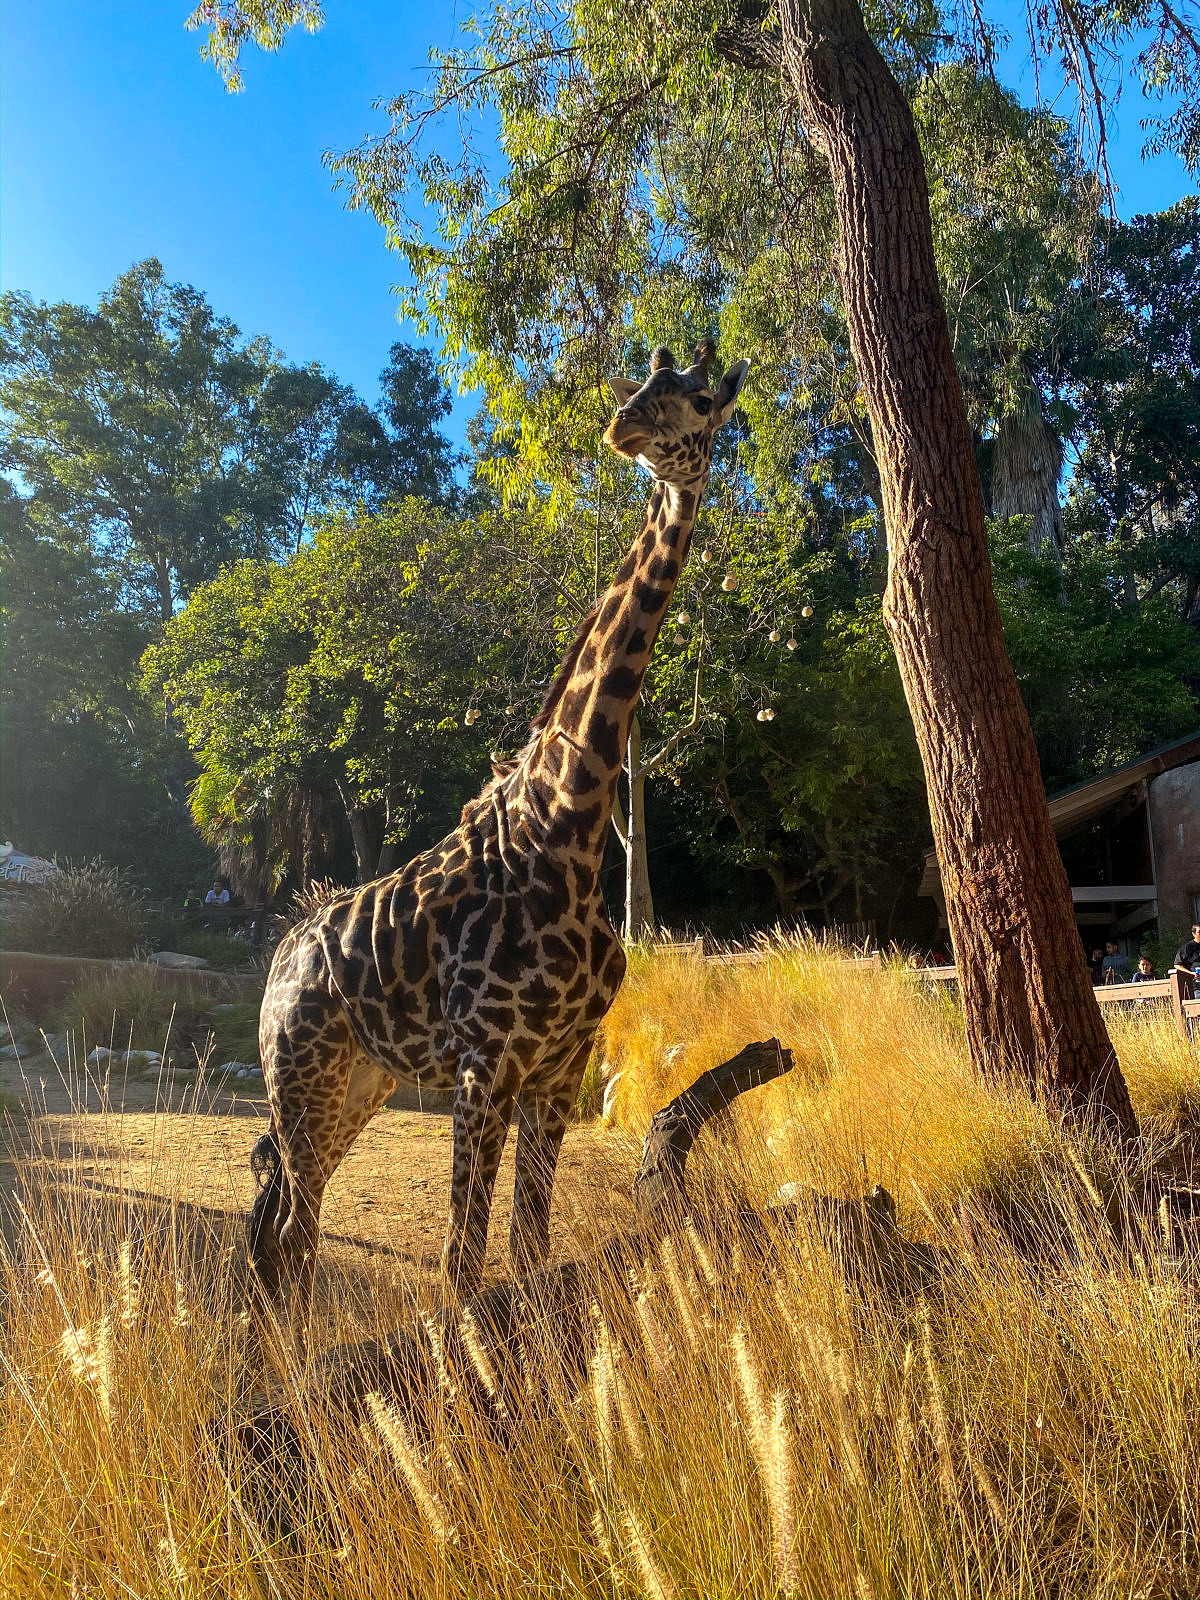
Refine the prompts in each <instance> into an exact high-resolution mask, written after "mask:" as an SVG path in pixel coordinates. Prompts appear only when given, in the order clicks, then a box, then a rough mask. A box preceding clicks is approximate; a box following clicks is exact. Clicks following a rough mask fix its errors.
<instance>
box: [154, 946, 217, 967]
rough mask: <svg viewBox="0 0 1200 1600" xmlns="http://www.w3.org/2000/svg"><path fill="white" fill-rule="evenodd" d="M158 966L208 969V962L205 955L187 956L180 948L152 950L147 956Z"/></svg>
mask: <svg viewBox="0 0 1200 1600" xmlns="http://www.w3.org/2000/svg"><path fill="white" fill-rule="evenodd" d="M146 960H147V961H151V962H153V964H154V965H155V966H156V967H175V968H193V969H195V970H196V971H199V972H204V971H207V970H208V962H207V961H205V959H204V957H203V956H185V955H184V954H183V953H182V952H181V951H179V950H152V951H151V952H150V954H149V955H148V956H147V957H146Z"/></svg>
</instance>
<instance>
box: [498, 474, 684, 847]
mask: <svg viewBox="0 0 1200 1600" xmlns="http://www.w3.org/2000/svg"><path fill="white" fill-rule="evenodd" d="M706 483H707V474H705V476H704V477H703V478H700V479H698V480H697V481H696V482H694V483H691V484H688V485H686V486H678V485H674V484H667V483H661V482H659V483H656V484H655V486H654V489H653V492H652V493H651V495H650V502H649V505H648V506H647V510H646V523H645V526H644V527H643V529H642V531H641V533H640V534H639V535H638V537H637V538H636V539H635V540H634V543H633V545H632V547H631V548H630V550H629V553H628V555H627V556H626V557H625V560H624V562H623V563H622V564H621V567H620V569H619V570H618V572H617V575H616V577H615V578H614V579H613V581H612V583H611V584H610V586H609V588H608V589H607V590H606V592H605V593H604V595H602V596H601V598H600V600H599V601H598V602H597V604H596V606H595V609H594V610H593V612H592V614H591V617H590V619H589V621H590V626H588V624H586V623H585V625H584V627H583V628H582V629H581V632H580V637H579V639H578V640H577V641H576V645H575V647H574V648H573V651H572V653H571V654H569V655H568V657H567V658H566V660H565V661H564V664H563V667H562V668H561V669H560V675H559V681H558V682H557V683H556V684H555V686H554V687H553V688H552V689H551V690H550V692H549V694H548V696H547V709H545V710H544V711H543V714H542V715H543V717H544V718H545V721H544V723H543V725H542V727H541V732H540V737H539V741H538V744H537V745H536V747H535V749H534V750H533V752H532V753H531V755H530V757H529V758H528V759H527V760H526V762H525V763H524V764H523V767H522V769H521V774H520V781H519V784H518V786H517V795H516V797H515V798H517V800H518V804H519V809H520V814H521V818H522V821H523V823H524V826H525V830H526V832H527V833H528V835H529V836H530V838H531V840H532V841H534V842H535V843H536V844H537V845H538V847H539V848H542V849H545V850H548V851H549V852H551V853H554V854H558V855H564V856H569V857H571V858H573V859H574V860H575V861H576V862H577V863H579V864H580V865H586V866H588V867H590V868H591V869H592V870H594V871H598V870H599V866H600V861H601V858H602V856H603V853H604V844H605V835H606V834H607V831H608V827H609V823H610V821H611V818H612V811H613V804H614V801H615V800H616V795H617V784H618V782H619V781H620V776H621V769H622V765H623V762H624V759H625V747H626V744H627V743H628V740H629V730H630V728H631V726H632V724H633V718H634V714H635V712H636V711H637V705H638V699H639V696H640V695H641V691H642V680H643V679H644V678H645V676H646V669H647V668H648V667H649V665H650V655H651V652H652V651H653V649H654V641H655V640H656V639H657V638H658V632H659V629H660V628H661V627H662V624H663V619H664V617H665V616H666V613H667V607H668V605H669V604H670V602H671V596H672V595H673V594H674V592H675V585H676V583H677V582H678V581H679V574H680V571H681V570H682V567H683V563H684V561H685V560H686V559H687V553H688V546H689V544H690V543H691V536H692V529H693V528H694V527H695V524H696V515H697V512H698V510H699V505H700V496H701V495H702V494H703V492H704V488H705V485H706ZM556 690H558V691H561V692H559V693H557V696H556ZM541 721H542V718H539V722H541ZM536 726H537V724H535V727H536Z"/></svg>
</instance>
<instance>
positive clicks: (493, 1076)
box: [442, 1054, 516, 1299]
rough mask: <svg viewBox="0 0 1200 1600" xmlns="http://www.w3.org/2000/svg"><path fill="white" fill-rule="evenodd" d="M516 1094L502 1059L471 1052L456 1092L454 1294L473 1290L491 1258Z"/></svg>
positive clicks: (449, 1241)
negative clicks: (495, 1201)
mask: <svg viewBox="0 0 1200 1600" xmlns="http://www.w3.org/2000/svg"><path fill="white" fill-rule="evenodd" d="M515 1098H516V1074H515V1071H514V1069H513V1067H512V1065H511V1064H510V1063H509V1062H507V1061H505V1059H504V1057H503V1056H501V1057H500V1059H499V1060H498V1061H493V1060H489V1059H487V1058H483V1057H481V1056H480V1055H479V1054H473V1055H472V1056H471V1057H470V1058H468V1060H467V1062H466V1063H465V1064H464V1065H463V1066H460V1068H459V1072H458V1082H457V1085H456V1087H455V1091H454V1170H453V1173H452V1175H451V1179H450V1225H449V1227H448V1229H447V1231H446V1245H445V1249H444V1250H443V1251H442V1271H443V1272H444V1274H445V1277H446V1281H447V1283H448V1284H449V1287H450V1290H451V1292H452V1293H453V1294H456V1295H458V1296H459V1297H460V1298H462V1299H465V1298H466V1297H467V1296H468V1295H471V1294H474V1292H475V1291H476V1289H478V1287H479V1284H480V1280H481V1279H482V1277H483V1267H484V1261H485V1259H486V1256H487V1240H488V1223H489V1222H490V1220H491V1214H492V1191H493V1189H494V1188H495V1186H496V1173H497V1172H498V1171H499V1168H500V1157H501V1156H502V1155H503V1154H504V1141H505V1139H506V1138H507V1137H508V1125H509V1123H510V1122H511V1120H512V1110H513V1102H514V1100H515Z"/></svg>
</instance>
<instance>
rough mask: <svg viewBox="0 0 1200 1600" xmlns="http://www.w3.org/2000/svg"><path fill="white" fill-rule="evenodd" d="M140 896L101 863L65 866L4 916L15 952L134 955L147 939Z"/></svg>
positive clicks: (7, 940) (6, 934) (6, 938)
mask: <svg viewBox="0 0 1200 1600" xmlns="http://www.w3.org/2000/svg"><path fill="white" fill-rule="evenodd" d="M145 932H146V917H145V910H144V907H143V905H142V901H141V897H140V896H139V895H138V893H137V892H136V891H135V890H134V889H133V887H132V886H131V884H130V883H129V880H128V879H127V877H126V876H125V875H124V874H123V873H121V872H119V871H118V870H117V869H116V868H114V867H110V866H107V865H105V863H104V862H102V861H88V862H84V863H82V864H81V865H76V866H66V867H64V868H63V869H62V870H61V871H60V872H58V873H57V874H56V875H55V876H54V877H53V878H50V879H49V880H48V881H47V882H46V883H44V884H42V885H40V886H39V887H38V889H37V892H36V893H35V894H31V895H30V896H29V898H28V899H27V900H26V901H25V903H24V904H23V905H22V906H20V907H19V908H18V909H17V910H15V911H14V912H12V913H11V914H10V915H9V916H7V917H6V918H5V924H4V942H5V944H6V945H7V946H8V947H9V949H12V950H31V951H38V952H40V953H43V954H45V955H56V956H131V955H133V953H134V951H135V950H136V949H137V948H138V947H139V945H141V944H142V943H143V942H144V940H145Z"/></svg>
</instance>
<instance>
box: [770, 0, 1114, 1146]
mask: <svg viewBox="0 0 1200 1600" xmlns="http://www.w3.org/2000/svg"><path fill="white" fill-rule="evenodd" d="M779 17H780V34H779V49H780V59H781V60H782V65H783V70H784V72H785V73H786V75H787V77H788V78H789V80H790V82H791V84H792V86H793V88H794V89H795V92H796V95H797V97H798V103H799V111H800V117H801V121H802V124H803V126H804V128H805V130H806V132H807V133H808V135H809V137H810V138H811V139H812V141H813V143H814V144H815V145H816V146H817V148H818V149H819V150H820V151H821V152H822V153H823V154H824V155H825V157H826V159H827V160H828V162H829V167H830V171H831V174H832V178H833V187H834V198H835V204H836V208H837V215H838V224H839V235H840V247H839V254H840V270H841V278H842V283H843V286H844V293H845V303H846V318H847V323H848V327H849V334H850V347H851V351H852V353H853V356H854V361H855V364H856V367H857V370H858V375H859V381H860V383H861V385H862V389H863V394H864V397H865V399H866V403H867V411H868V414H869V416H870V420H871V430H872V437H873V439H874V442H875V451H876V459H877V461H878V463H879V467H880V473H881V477H882V489H883V499H884V515H885V520H886V524H887V529H888V540H889V549H888V586H887V593H886V595H885V599H884V616H885V621H886V624H887V628H888V632H889V634H890V636H891V639H892V643H893V645H894V647H895V651H896V657H897V661H898V663H899V667H900V673H901V676H902V679H903V682H904V690H905V695H906V697H907V700H908V704H909V708H910V710H911V713H912V718H913V724H914V727H915V729H916V735H917V742H918V745H919V747H920V751H921V758H922V761H923V763H924V767H925V776H926V781H927V784H928V789H929V809H930V814H931V816H932V819H933V832H934V844H935V846H936V849H937V856H938V862H939V865H940V867H941V872H942V883H943V885H944V888H945V894H946V908H947V916H948V920H949V924H950V933H951V937H952V939H953V941H954V949H955V955H956V959H957V963H958V969H959V974H960V984H961V990H962V997H963V1009H964V1013H965V1017H966V1030H967V1040H968V1043H969V1047H970V1051H971V1056H972V1060H973V1061H974V1063H975V1064H976V1067H977V1069H978V1070H980V1071H981V1072H984V1073H986V1074H988V1075H989V1076H991V1077H993V1078H995V1077H998V1076H1002V1075H1006V1074H1010V1073H1017V1074H1020V1075H1022V1076H1023V1077H1024V1078H1026V1079H1027V1080H1028V1081H1029V1082H1030V1083H1031V1085H1032V1087H1033V1088H1034V1090H1035V1091H1036V1092H1037V1093H1039V1094H1040V1095H1042V1096H1043V1097H1045V1098H1046V1099H1048V1100H1050V1101H1053V1102H1055V1103H1056V1104H1058V1105H1059V1106H1061V1107H1062V1108H1063V1109H1064V1110H1066V1111H1068V1112H1070V1113H1072V1114H1076V1115H1079V1116H1081V1117H1084V1118H1086V1119H1088V1120H1090V1121H1093V1122H1096V1123H1102V1124H1105V1125H1108V1126H1111V1127H1114V1128H1115V1129H1116V1130H1118V1131H1120V1132H1121V1133H1123V1134H1128V1135H1132V1134H1134V1133H1136V1131H1137V1122H1136V1119H1135V1117H1134V1114H1133V1109H1132V1107H1131V1105H1130V1102H1129V1096H1128V1093H1127V1091H1126V1087H1125V1083H1124V1080H1123V1078H1122V1076H1121V1071H1120V1068H1119V1066H1118V1064H1117V1061H1116V1057H1115V1055H1114V1053H1113V1049H1112V1045H1111V1043H1110V1041H1109V1039H1108V1035H1107V1033H1106V1031H1105V1028H1104V1024H1103V1021H1102V1019H1101V1016H1100V1009H1099V1007H1098V1006H1097V1004H1096V1000H1095V997H1094V995H1093V994H1092V990H1091V983H1090V976H1089V973H1088V968H1087V964H1086V961H1085V958H1084V951H1083V947H1082V945H1081V943H1080V940H1079V936H1078V933H1077V931H1076V928H1075V922H1074V917H1073V914H1072V906H1071V895H1070V889H1069V886H1068V883H1067V877H1066V873H1065V872H1064V870H1063V866H1062V861H1061V858H1060V856H1059V853H1058V846H1057V844H1056V842H1055V838H1054V833H1053V830H1052V828H1051V825H1050V816H1049V810H1048V808H1047V805H1046V798H1045V791H1044V789H1043V786H1042V780H1041V774H1040V770H1039V766H1038V759H1037V752H1036V749H1035V747H1034V742H1033V734H1032V730H1031V728H1030V725H1029V718H1028V716H1027V715H1026V712H1025V708H1024V706H1023V704H1022V702H1021V697H1020V694H1019V692H1018V689H1017V681H1016V676H1015V674H1014V672H1013V669H1012V664H1011V662H1010V661H1009V659H1008V654H1007V651H1006V649H1005V644H1004V636H1003V632H1002V630H1001V625H1000V615H999V611H998V609H997V606H996V601H995V596H994V594H993V590H992V579H991V567H990V562H989V558H988V548H987V538H986V532H985V524H984V505H983V493H982V488H981V485H980V481H979V473H978V468H977V465H976V461H975V454H974V450H973V448H972V441H971V433H970V428H969V425H968V421H967V414H966V407H965V404H964V401H963V396H962V390H961V387H960V385H959V380H958V374H957V371H956V370H955V365H954V356H953V350H952V347H951V342H950V331H949V327H948V324H947V320H946V314H945V308H944V306H943V303H942V297H941V291H940V288H939V284H938V277H937V268H936V264H935V260H934V253H933V236H932V230H931V225H930V215H929V198H928V191H927V187H926V179H925V165H924V160H923V158H922V155H921V149H920V145H919V143H918V141H917V134H916V129H915V126H914V124H913V119H912V115H911V113H910V111H909V107H908V104H907V102H906V101H905V99H904V96H903V94H902V93H901V90H900V88H899V85H898V84H897V83H896V81H895V79H894V78H893V77H892V74H891V73H890V71H889V70H888V67H887V65H886V63H885V62H884V60H883V57H882V56H881V55H880V53H879V51H878V50H877V49H876V48H875V45H874V44H873V43H872V41H871V39H870V37H869V36H868V34H867V31H866V27H865V25H864V23H863V18H862V13H861V11H860V10H859V6H858V4H857V0H781V4H780V11H779Z"/></svg>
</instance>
